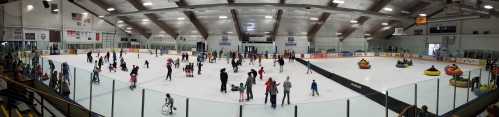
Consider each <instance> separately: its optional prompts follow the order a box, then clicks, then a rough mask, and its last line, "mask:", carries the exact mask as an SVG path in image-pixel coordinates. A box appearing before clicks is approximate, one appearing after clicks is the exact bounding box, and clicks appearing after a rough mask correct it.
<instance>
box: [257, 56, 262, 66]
mask: <svg viewBox="0 0 499 117" xmlns="http://www.w3.org/2000/svg"><path fill="white" fill-rule="evenodd" d="M258 66H262V55H258Z"/></svg>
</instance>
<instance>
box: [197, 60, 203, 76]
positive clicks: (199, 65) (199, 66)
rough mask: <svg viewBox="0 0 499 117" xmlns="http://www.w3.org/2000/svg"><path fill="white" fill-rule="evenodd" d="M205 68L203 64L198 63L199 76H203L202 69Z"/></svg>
mask: <svg viewBox="0 0 499 117" xmlns="http://www.w3.org/2000/svg"><path fill="white" fill-rule="evenodd" d="M202 66H203V63H201V62H198V74H201V67H202Z"/></svg>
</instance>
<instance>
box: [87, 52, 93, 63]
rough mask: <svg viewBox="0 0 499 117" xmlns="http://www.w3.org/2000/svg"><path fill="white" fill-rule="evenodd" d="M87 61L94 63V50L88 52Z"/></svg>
mask: <svg viewBox="0 0 499 117" xmlns="http://www.w3.org/2000/svg"><path fill="white" fill-rule="evenodd" d="M87 62H89V63H92V62H93V60H92V51H89V52H87Z"/></svg>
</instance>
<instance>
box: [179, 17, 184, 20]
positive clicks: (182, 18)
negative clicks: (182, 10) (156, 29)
mask: <svg viewBox="0 0 499 117" xmlns="http://www.w3.org/2000/svg"><path fill="white" fill-rule="evenodd" d="M177 20H185V18H184V17H179V18H177Z"/></svg>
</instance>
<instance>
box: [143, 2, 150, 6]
mask: <svg viewBox="0 0 499 117" xmlns="http://www.w3.org/2000/svg"><path fill="white" fill-rule="evenodd" d="M142 5H144V6H151V5H152V2H144V3H142Z"/></svg>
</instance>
